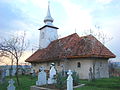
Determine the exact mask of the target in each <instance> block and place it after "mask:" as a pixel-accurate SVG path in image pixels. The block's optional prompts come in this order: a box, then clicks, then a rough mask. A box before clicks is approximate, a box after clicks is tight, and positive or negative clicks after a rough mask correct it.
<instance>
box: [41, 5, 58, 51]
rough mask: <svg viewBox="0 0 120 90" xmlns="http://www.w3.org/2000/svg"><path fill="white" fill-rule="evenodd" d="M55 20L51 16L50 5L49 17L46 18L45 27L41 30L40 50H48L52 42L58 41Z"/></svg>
mask: <svg viewBox="0 0 120 90" xmlns="http://www.w3.org/2000/svg"><path fill="white" fill-rule="evenodd" d="M53 21H54V20H53V18H52V17H51V14H50V7H49V3H48V11H47V16H46V17H45V18H44V23H45V25H44V26H43V27H41V28H40V29H39V30H40V41H39V49H43V48H46V47H47V46H48V45H49V44H50V43H51V42H52V41H54V40H57V39H58V34H57V29H58V28H57V27H55V26H53V24H52V23H53Z"/></svg>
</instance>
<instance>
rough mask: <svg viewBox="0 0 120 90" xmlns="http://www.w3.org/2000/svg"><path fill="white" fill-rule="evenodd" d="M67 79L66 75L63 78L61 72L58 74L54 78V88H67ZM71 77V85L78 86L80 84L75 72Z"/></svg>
mask: <svg viewBox="0 0 120 90" xmlns="http://www.w3.org/2000/svg"><path fill="white" fill-rule="evenodd" d="M67 77H68V75H66V76H63V75H62V72H60V73H58V74H57V76H56V81H57V83H56V87H57V88H59V89H63V88H66V86H67ZM72 77H73V85H74V86H75V85H78V84H79V83H80V82H79V80H80V79H79V76H78V75H77V73H76V72H73V74H72Z"/></svg>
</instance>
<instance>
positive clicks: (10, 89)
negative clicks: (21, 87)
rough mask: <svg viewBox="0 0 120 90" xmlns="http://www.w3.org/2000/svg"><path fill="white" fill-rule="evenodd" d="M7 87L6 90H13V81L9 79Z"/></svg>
mask: <svg viewBox="0 0 120 90" xmlns="http://www.w3.org/2000/svg"><path fill="white" fill-rule="evenodd" d="M8 83H9V85H8V87H7V90H15V86H14V85H13V84H14V83H15V81H13V79H10V81H8Z"/></svg>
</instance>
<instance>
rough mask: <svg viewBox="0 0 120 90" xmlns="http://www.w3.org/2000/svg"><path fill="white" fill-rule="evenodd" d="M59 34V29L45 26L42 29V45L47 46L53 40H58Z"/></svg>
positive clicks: (42, 46)
mask: <svg viewBox="0 0 120 90" xmlns="http://www.w3.org/2000/svg"><path fill="white" fill-rule="evenodd" d="M57 39H58V34H57V29H55V28H50V27H45V28H43V29H42V30H40V47H41V48H46V47H47V46H48V45H49V44H50V42H51V41H54V40H57Z"/></svg>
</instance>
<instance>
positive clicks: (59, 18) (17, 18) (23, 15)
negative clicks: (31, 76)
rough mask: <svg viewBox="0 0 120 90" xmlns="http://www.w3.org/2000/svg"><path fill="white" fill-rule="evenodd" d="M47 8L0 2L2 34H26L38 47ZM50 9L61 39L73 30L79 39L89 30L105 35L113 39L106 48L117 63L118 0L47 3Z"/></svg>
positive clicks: (41, 1)
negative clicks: (113, 55) (114, 56)
mask: <svg viewBox="0 0 120 90" xmlns="http://www.w3.org/2000/svg"><path fill="white" fill-rule="evenodd" d="M47 5H48V0H0V33H1V35H4V36H6V35H9V34H16V33H17V34H22V33H23V31H25V32H26V38H27V39H28V40H29V41H30V45H31V47H33V48H35V47H37V46H38V44H39V43H38V42H39V31H38V29H39V28H40V27H42V26H43V25H44V22H43V19H44V17H45V16H46V13H47ZM50 10H51V15H52V17H53V18H54V26H57V27H58V28H59V30H58V34H59V36H60V37H64V36H66V35H69V34H72V33H74V32H75V31H76V32H77V33H78V34H79V35H80V36H81V35H83V34H84V31H87V30H89V29H92V30H93V31H94V32H104V33H105V34H106V35H107V37H112V38H113V39H112V40H110V41H109V42H107V43H105V45H106V46H107V47H108V48H109V49H110V50H111V51H112V52H113V53H114V54H115V55H116V56H117V58H116V60H118V59H119V60H120V45H119V44H120V42H119V41H120V31H119V28H120V26H119V24H120V20H119V19H120V0H50ZM95 25H96V26H100V29H99V30H98V29H96V28H95Z"/></svg>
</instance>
